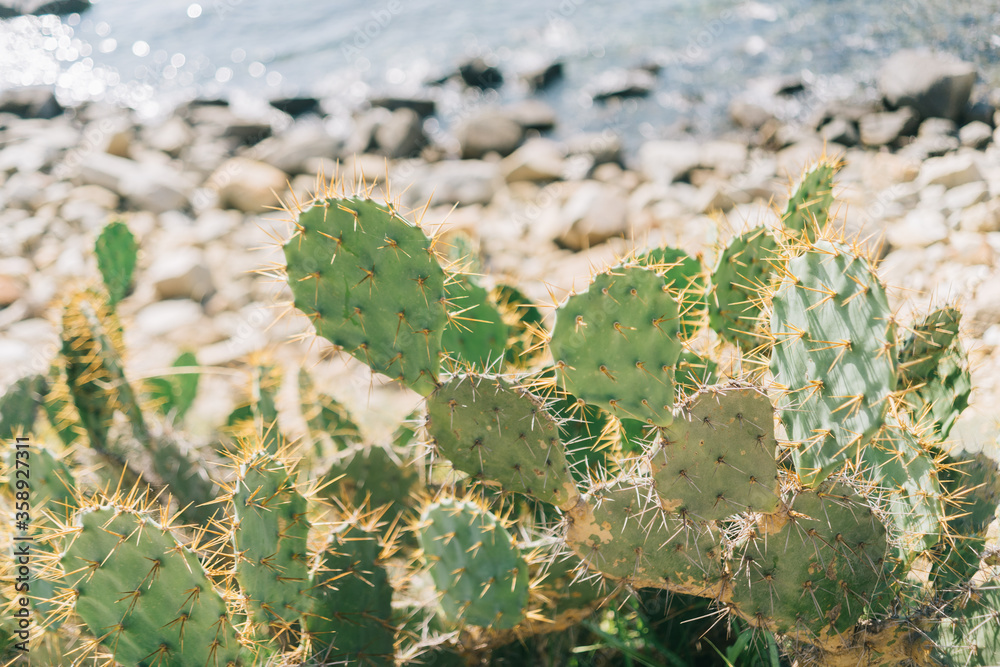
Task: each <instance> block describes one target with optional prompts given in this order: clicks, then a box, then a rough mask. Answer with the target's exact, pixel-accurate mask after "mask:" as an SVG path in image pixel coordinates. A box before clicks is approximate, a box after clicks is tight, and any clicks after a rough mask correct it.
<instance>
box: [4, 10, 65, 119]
mask: <svg viewBox="0 0 1000 667" xmlns="http://www.w3.org/2000/svg"><path fill="white" fill-rule="evenodd" d="M2 7H3V4H0V9H2ZM26 13H32V12H26ZM0 18H3V14H2V11H0ZM62 112H63V108H62V106H61V105H60V104H59V102H57V101H56V95H55V90H54V89H53V87H52V86H21V87H18V88H8V89H7V90H4V91H3V92H0V113H11V114H14V115H15V116H20V117H21V118H46V119H47V118H55V117H56V116H58V115H60V114H61V113H62Z"/></svg>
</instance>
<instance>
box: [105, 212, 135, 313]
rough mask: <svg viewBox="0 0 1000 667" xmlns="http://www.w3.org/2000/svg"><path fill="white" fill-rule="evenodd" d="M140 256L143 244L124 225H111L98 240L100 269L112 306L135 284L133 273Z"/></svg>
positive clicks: (119, 223)
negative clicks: (136, 240)
mask: <svg viewBox="0 0 1000 667" xmlns="http://www.w3.org/2000/svg"><path fill="white" fill-rule="evenodd" d="M138 253H139V245H138V244H137V243H136V242H135V237H134V236H132V232H130V231H129V229H128V225H126V224H125V223H124V222H112V223H110V224H108V225H107V226H106V227H105V228H104V229H103V230H102V231H101V235H100V236H98V237H97V243H96V244H95V245H94V254H95V255H97V268H98V269H100V271H101V277H102V278H103V279H104V287H105V288H106V289H107V290H108V305H109V306H110V307H111V308H114V307H115V306H116V305H117V304H118V302H119V301H121V300H122V299H123V298H124V297H125V295H126V294H128V290H129V286H130V285H131V284H132V272H133V271H135V262H136V258H137V256H138Z"/></svg>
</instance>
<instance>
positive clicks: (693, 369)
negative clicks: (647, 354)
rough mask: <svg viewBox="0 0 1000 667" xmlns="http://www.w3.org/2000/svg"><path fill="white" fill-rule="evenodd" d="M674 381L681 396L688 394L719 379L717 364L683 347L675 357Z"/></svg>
mask: <svg viewBox="0 0 1000 667" xmlns="http://www.w3.org/2000/svg"><path fill="white" fill-rule="evenodd" d="M674 381H675V382H676V383H677V390H678V391H679V392H680V393H681V396H682V397H685V396H690V395H691V394H694V393H696V392H698V391H700V390H701V389H703V388H704V387H706V386H708V385H710V384H716V383H717V382H718V381H719V365H718V364H717V363H715V362H714V361H712V360H711V359H709V358H708V357H703V356H701V355H699V354H697V353H695V352H692V351H691V350H688V349H685V350H683V351H681V356H680V357H679V358H678V359H677V370H676V371H675V373H674Z"/></svg>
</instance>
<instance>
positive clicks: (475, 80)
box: [458, 58, 503, 89]
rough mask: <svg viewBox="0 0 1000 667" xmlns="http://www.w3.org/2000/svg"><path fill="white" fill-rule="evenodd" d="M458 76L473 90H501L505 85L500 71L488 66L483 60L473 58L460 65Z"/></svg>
mask: <svg viewBox="0 0 1000 667" xmlns="http://www.w3.org/2000/svg"><path fill="white" fill-rule="evenodd" d="M458 75H459V76H460V77H461V78H462V81H464V82H465V85H467V86H469V87H471V88H483V89H486V88H499V87H500V86H502V85H503V74H502V73H501V72H500V69H499V68H498V67H494V66H493V65H488V64H486V61H485V60H483V59H482V58H473V59H472V60H469V61H468V62H464V63H462V64H461V65H459V66H458Z"/></svg>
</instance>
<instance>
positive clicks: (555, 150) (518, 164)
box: [500, 138, 566, 183]
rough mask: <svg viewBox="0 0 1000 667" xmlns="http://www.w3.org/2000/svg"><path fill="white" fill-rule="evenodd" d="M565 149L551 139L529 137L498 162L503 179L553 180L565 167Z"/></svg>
mask: <svg viewBox="0 0 1000 667" xmlns="http://www.w3.org/2000/svg"><path fill="white" fill-rule="evenodd" d="M565 167H566V164H565V150H564V149H563V148H562V147H561V146H560V145H559V144H558V143H556V142H555V141H552V140H551V139H544V138H536V139H530V140H528V141H527V142H525V143H524V145H522V146H521V147H519V148H518V149H517V150H516V151H514V152H513V153H511V154H510V155H508V156H507V157H505V158H504V159H503V160H502V161H501V162H500V173H501V174H503V177H504V179H505V180H506V181H507V182H508V183H511V182H513V181H554V180H557V179H559V178H561V177H562V175H563V170H564V169H565Z"/></svg>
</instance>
